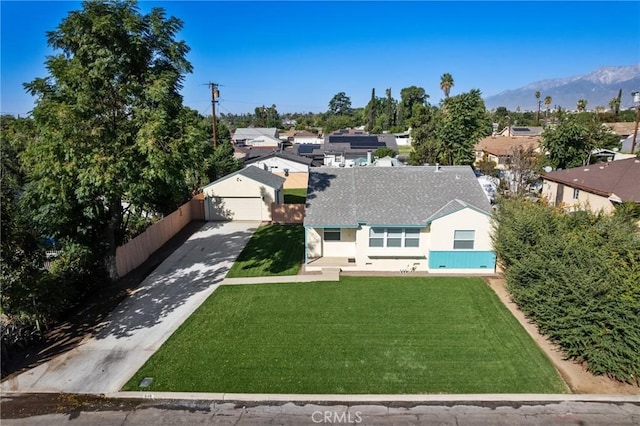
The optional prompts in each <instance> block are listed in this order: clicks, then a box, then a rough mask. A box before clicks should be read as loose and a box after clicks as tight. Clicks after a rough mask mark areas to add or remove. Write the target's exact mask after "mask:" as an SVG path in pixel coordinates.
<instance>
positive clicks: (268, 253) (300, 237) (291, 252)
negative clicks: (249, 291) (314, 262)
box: [227, 225, 304, 278]
mask: <svg viewBox="0 0 640 426" xmlns="http://www.w3.org/2000/svg"><path fill="white" fill-rule="evenodd" d="M303 257H304V228H303V227H302V225H266V226H263V227H260V228H258V230H257V231H256V232H255V233H254V234H253V236H252V237H251V239H250V240H249V242H248V243H247V245H246V246H245V248H244V250H242V253H240V256H238V259H237V260H236V261H235V263H234V264H233V266H232V267H231V269H230V270H229V272H228V273H227V277H229V278H237V277H262V276H268V275H296V274H297V273H298V271H300V266H301V265H302V260H303Z"/></svg>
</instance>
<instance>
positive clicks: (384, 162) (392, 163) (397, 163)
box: [373, 155, 404, 167]
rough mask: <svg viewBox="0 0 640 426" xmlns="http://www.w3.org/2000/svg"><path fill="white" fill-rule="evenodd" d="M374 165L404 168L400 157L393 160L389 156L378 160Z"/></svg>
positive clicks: (374, 161)
mask: <svg viewBox="0 0 640 426" xmlns="http://www.w3.org/2000/svg"><path fill="white" fill-rule="evenodd" d="M373 165H374V166H377V167H398V166H404V163H403V162H402V161H400V159H398V157H395V158H393V157H389V156H388V155H387V156H386V157H382V158H376V159H375V160H373Z"/></svg>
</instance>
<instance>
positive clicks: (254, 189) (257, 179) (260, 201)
mask: <svg viewBox="0 0 640 426" xmlns="http://www.w3.org/2000/svg"><path fill="white" fill-rule="evenodd" d="M284 181H285V179H284V178H283V177H280V176H277V175H274V174H273V173H271V172H268V171H265V170H263V169H261V168H259V167H245V168H244V169H241V170H238V171H237V172H234V173H230V174H228V175H226V176H223V177H221V178H220V179H218V180H216V181H214V182H211V183H210V184H209V185H207V186H205V187H203V188H202V193H203V194H204V216H205V220H259V221H271V204H272V203H277V204H282V203H283V202H284V190H283V185H284Z"/></svg>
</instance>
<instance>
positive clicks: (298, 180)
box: [244, 151, 312, 188]
mask: <svg viewBox="0 0 640 426" xmlns="http://www.w3.org/2000/svg"><path fill="white" fill-rule="evenodd" d="M311 163H312V160H311V159H310V158H307V157H302V156H300V155H296V154H294V153H292V152H287V151H272V152H270V153H266V154H263V155H260V156H255V157H252V156H247V157H246V158H245V160H244V164H245V165H246V167H259V168H261V169H263V170H266V171H269V172H271V173H274V174H276V175H278V176H282V177H283V178H285V179H286V181H285V183H284V188H306V187H307V180H308V179H309V168H310V167H311Z"/></svg>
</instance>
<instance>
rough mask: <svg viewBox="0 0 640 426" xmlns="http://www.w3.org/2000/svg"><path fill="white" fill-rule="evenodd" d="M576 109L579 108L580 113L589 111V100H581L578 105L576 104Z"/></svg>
mask: <svg viewBox="0 0 640 426" xmlns="http://www.w3.org/2000/svg"><path fill="white" fill-rule="evenodd" d="M576 107H577V108H578V111H579V112H584V111H586V109H587V100H586V99H579V100H578V103H577V104H576Z"/></svg>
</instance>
